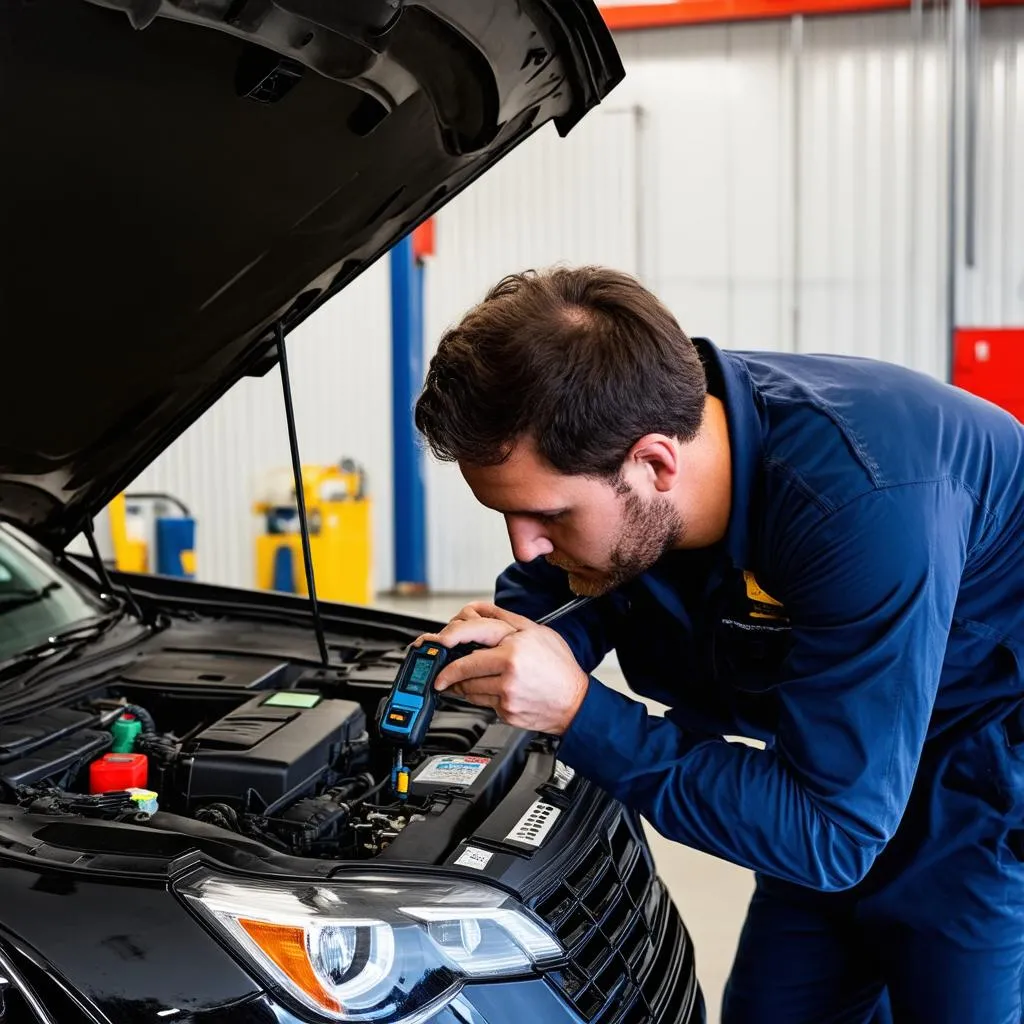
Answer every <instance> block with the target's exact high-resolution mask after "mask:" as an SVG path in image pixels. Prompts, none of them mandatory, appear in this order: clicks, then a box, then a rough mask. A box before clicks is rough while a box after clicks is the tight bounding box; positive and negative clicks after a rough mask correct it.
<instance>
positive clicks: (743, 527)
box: [693, 338, 764, 569]
mask: <svg viewBox="0 0 1024 1024" xmlns="http://www.w3.org/2000/svg"><path fill="white" fill-rule="evenodd" d="M693 343H694V345H695V346H696V348H697V352H698V353H699V355H700V357H701V360H702V361H703V363H704V368H705V372H706V373H707V375H708V384H709V388H710V390H711V391H712V393H714V394H715V395H716V397H718V398H720V399H721V401H722V403H723V404H724V406H725V417H726V423H727V425H728V428H729V448H730V451H731V458H732V501H731V505H730V510H729V525H728V527H727V529H726V534H725V541H724V548H725V552H726V554H727V555H728V556H729V557H730V558H731V559H732V562H733V564H734V565H735V566H736V567H737V568H741V569H743V568H749V562H750V555H751V543H750V539H751V528H752V522H751V519H752V506H753V499H754V488H755V485H756V482H757V477H758V474H759V472H760V466H761V459H762V453H763V450H764V428H763V426H762V423H761V417H760V414H759V412H758V404H757V399H756V397H755V391H754V383H753V381H752V380H751V378H750V374H749V372H748V371H747V368H746V366H745V365H744V364H743V362H742V361H741V360H739V359H734V358H732V357H731V356H730V355H729V354H728V353H726V352H723V351H722V350H721V349H719V348H718V347H717V346H716V345H715V344H714V343H713V342H711V341H709V340H708V339H707V338H694V339H693Z"/></svg>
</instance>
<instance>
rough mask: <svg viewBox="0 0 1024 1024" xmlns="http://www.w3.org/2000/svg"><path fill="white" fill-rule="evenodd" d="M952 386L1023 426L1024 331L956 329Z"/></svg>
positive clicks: (1018, 329) (980, 328) (1000, 328)
mask: <svg viewBox="0 0 1024 1024" xmlns="http://www.w3.org/2000/svg"><path fill="white" fill-rule="evenodd" d="M953 383H954V384H955V385H956V386H957V387H960V388H963V389H964V390H965V391H970V392H971V393H972V394H975V395H978V396H979V397H981V398H986V399H988V401H990V402H994V403H995V404H996V405H999V406H1002V407H1003V408H1004V409H1008V410H1009V411H1010V412H1012V413H1013V414H1014V416H1016V417H1017V419H1019V420H1020V421H1021V422H1024V328H1021V327H993V328H991V329H985V328H982V327H964V328H960V329H958V330H957V331H956V333H955V335H954V339H953Z"/></svg>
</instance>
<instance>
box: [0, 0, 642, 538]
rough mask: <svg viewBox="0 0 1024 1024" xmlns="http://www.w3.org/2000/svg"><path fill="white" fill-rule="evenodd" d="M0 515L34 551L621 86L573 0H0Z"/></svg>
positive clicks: (585, 2)
mask: <svg viewBox="0 0 1024 1024" xmlns="http://www.w3.org/2000/svg"><path fill="white" fill-rule="evenodd" d="M0 11H2V18H3V23H2V35H0V40H2V42H0V45H2V71H0V75H2V86H0V109H2V111H3V132H2V142H0V146H2V148H3V164H4V169H5V178H6V181H7V184H6V186H5V188H4V195H3V234H4V242H5V246H6V249H7V253H8V258H7V260H6V261H5V263H6V269H5V272H4V275H3V290H2V295H3V302H2V308H3V312H4V322H3V334H4V339H5V354H6V358H7V365H8V373H7V375H6V378H5V386H4V400H3V402H0V518H4V519H7V520H10V521H12V522H14V523H16V524H17V525H18V526H20V527H22V528H23V529H25V530H26V531H28V532H29V533H32V534H33V535H35V536H36V537H37V538H38V539H40V540H41V541H43V542H44V543H46V544H48V545H49V546H51V547H59V546H61V545H62V544H64V543H66V542H67V541H68V540H69V539H70V538H71V537H72V536H74V535H75V534H76V533H77V532H79V530H80V529H81V527H82V525H83V523H84V521H85V520H86V519H87V518H88V517H90V516H92V515H94V514H95V513H96V512H97V511H99V510H100V509H101V508H102V507H103V506H104V505H105V504H106V503H107V502H108V501H109V500H110V499H111V498H112V497H113V496H114V495H115V494H117V493H118V491H119V490H121V489H123V488H124V487H125V486H126V485H127V484H129V483H130V482H131V481H132V480H133V479H134V478H135V477H136V476H137V475H138V474H139V472H140V471H141V470H142V469H143V468H144V467H145V466H146V465H147V464H148V463H149V462H151V461H152V460H153V459H154V458H155V457H156V456H157V455H158V454H159V453H160V452H161V451H162V450H163V449H164V448H166V447H167V446H168V445H169V444H170V443H171V442H172V441H173V440H174V439H175V438H176V437H177V436H178V435H180V434H181V433H182V432H183V431H184V430H185V429H186V428H187V427H188V426H189V425H190V424H191V423H193V422H194V421H195V420H196V419H197V418H198V417H199V416H200V415H201V414H202V413H203V412H204V411H205V410H206V409H207V408H208V407H209V406H210V405H211V404H213V403H214V402H215V401H216V400H217V399H218V398H219V397H220V396H221V395H222V394H223V393H224V392H226V391H227V390H228V389H229V388H230V387H231V386H232V385H233V384H234V383H235V382H236V381H237V380H238V379H239V378H240V377H242V376H243V375H246V374H252V373H263V372H266V370H267V369H268V368H269V367H270V366H271V365H273V363H274V362H276V349H275V345H274V325H275V324H276V323H277V322H279V321H280V322H282V323H283V325H284V328H285V330H286V331H288V330H291V329H292V328H293V327H294V326H295V325H296V324H298V323H299V322H300V321H301V320H303V319H304V318H305V317H306V316H308V315H309V314H310V313H311V312H312V311H313V310H315V309H316V308H317V307H318V306H319V305H320V304H322V303H323V302H324V301H325V300H326V299H327V298H329V297H330V296H331V295H333V294H335V293H336V292H337V291H339V290H340V289H341V288H343V287H344V286H345V285H346V284H347V283H348V282H349V281H351V280H352V279H353V278H354V277H356V276H357V275H358V274H359V273H360V272H361V271H362V270H363V269H365V268H366V267H367V266H368V265H369V264H370V263H372V262H373V261H374V260H375V259H377V258H378V257H379V256H380V255H382V254H383V253H384V252H386V251H387V250H388V249H389V248H390V247H391V246H392V245H393V244H394V243H395V242H396V241H397V240H398V239H399V238H401V237H402V236H403V235H405V234H406V233H407V232H408V231H410V230H411V229H412V228H413V227H414V226H415V225H416V224H417V223H419V222H420V221H421V220H423V219H424V218H425V217H427V216H429V215H430V214H431V213H433V212H434V211H435V210H436V209H438V208H439V207H440V206H442V205H444V203H445V202H447V200H448V199H450V198H451V197H452V196H453V195H454V194H455V193H457V192H458V191H460V190H461V189H462V188H463V187H464V186H465V185H467V184H468V183H469V182H471V181H472V180H473V179H474V178H475V177H476V176H477V175H479V174H481V173H482V172H483V171H485V170H486V169H487V167H489V166H490V165H491V164H492V163H494V162H495V161H496V160H498V159H500V157H501V156H502V155H503V154H504V153H505V152H507V151H508V150H509V149H510V148H512V147H513V146H514V145H516V144H517V143H518V142H520V141H522V140H523V139H524V138H526V137H527V136H528V135H529V134H530V133H531V132H532V131H534V130H536V129H537V128H538V127H540V126H541V125H542V124H543V123H545V122H546V121H548V120H550V119H554V120H555V122H556V126H557V127H558V129H559V131H560V132H563V133H564V132H565V131H567V130H568V129H569V128H570V127H571V126H572V125H573V124H574V123H575V122H576V121H577V120H578V119H579V118H580V117H581V116H582V115H583V114H584V113H585V112H586V110H587V109H589V108H590V107H591V106H593V105H594V104H595V103H597V102H599V100H600V99H601V98H602V97H603V96H604V95H605V94H606V93H607V92H608V91H609V90H610V89H611V88H612V87H613V86H614V85H615V84H616V82H618V80H619V79H620V78H621V77H622V69H621V65H620V64H619V60H618V57H617V55H616V52H615V49H614V46H613V45H612V42H611V37H610V35H609V34H608V32H607V30H606V28H605V26H604V25H603V23H602V22H601V20H600V17H599V15H598V13H597V10H596V8H595V7H594V6H593V5H592V4H591V3H590V0H426V2H423V3H417V4H416V5H413V4H404V0H164V2H161V0H100V2H97V3H90V2H85V0H35V2H33V3H24V2H23V0H0Z"/></svg>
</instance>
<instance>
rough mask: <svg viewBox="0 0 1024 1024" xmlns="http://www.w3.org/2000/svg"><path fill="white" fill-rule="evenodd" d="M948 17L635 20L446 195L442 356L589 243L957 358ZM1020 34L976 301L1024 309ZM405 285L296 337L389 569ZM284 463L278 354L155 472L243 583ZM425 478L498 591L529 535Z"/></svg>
mask: <svg viewBox="0 0 1024 1024" xmlns="http://www.w3.org/2000/svg"><path fill="white" fill-rule="evenodd" d="M946 19H947V15H946V13H945V12H943V11H941V10H931V9H930V10H928V11H925V12H924V13H923V14H922V13H918V14H917V15H914V14H912V13H910V12H907V13H890V14H874V15H865V16H857V17H842V18H832V19H811V20H804V21H795V22H790V21H786V22H764V23H756V24H753V23H752V24H734V25H722V26H703V27H693V28H678V29H671V30H662V31H652V32H639V33H628V34H621V35H620V36H619V37H618V45H619V48H620V51H621V53H622V56H623V60H624V63H625V64H626V68H627V78H626V80H625V81H624V82H623V83H622V85H620V86H619V87H618V88H617V89H616V90H615V92H614V93H613V94H612V95H611V97H609V99H608V101H607V102H606V104H605V105H604V107H603V108H600V109H599V110H597V111H595V112H594V113H593V114H591V115H590V116H589V117H587V118H585V119H584V121H583V122H582V123H581V124H580V125H579V126H578V127H577V129H576V130H575V131H574V132H573V133H572V134H571V135H570V136H569V138H568V139H566V140H559V139H557V138H556V137H555V135H554V132H553V130H551V129H550V128H546V129H543V130H542V131H541V132H540V133H539V134H538V135H537V136H536V137H534V138H533V139H532V140H530V141H529V142H527V143H526V145H525V146H523V147H522V148H520V150H518V151H517V152H515V153H513V154H512V155H511V156H510V157H509V158H508V159H507V160H506V161H505V162H504V163H503V164H502V165H499V166H498V167H497V168H496V169H495V170H494V171H493V172H492V173H491V174H489V175H488V176H487V177H485V178H484V179H482V180H481V181H479V182H478V183H476V184H475V185H474V186H473V187H472V188H470V189H469V190H468V191H467V192H465V193H464V194H463V195H461V196H459V197H457V199H456V200H455V201H454V202H453V203H452V204H451V205H450V206H449V207H447V208H446V209H445V210H443V211H442V212H441V214H440V215H439V216H438V219H437V232H438V236H437V242H438V249H437V255H436V257H435V258H434V259H433V260H432V261H431V263H430V265H429V269H428V275H429V276H428V283H427V290H426V330H427V351H428V355H429V353H430V352H432V351H433V347H434V344H435V343H436V339H437V337H438V335H439V334H440V332H441V331H442V330H443V328H444V327H445V326H446V325H447V324H449V323H451V322H453V321H454V320H456V319H457V318H458V316H459V315H460V313H461V312H462V311H464V310H465V309H466V308H467V307H468V306H470V305H472V304H473V303H474V302H476V301H478V300H479V299H480V298H481V297H482V294H483V292H484V291H485V290H486V288H487V287H488V286H489V285H490V284H492V283H493V282H494V281H495V280H497V278H498V277H500V276H501V275H502V274H504V273H506V272H508V271H511V270H516V269H522V268H523V267H525V266H540V265H545V264H548V263H551V262H554V261H557V260H562V261H566V262H584V261H589V262H607V263H612V264H615V265H617V266H619V267H621V268H623V269H626V270H632V271H635V272H636V273H638V274H639V275H640V276H641V277H642V278H643V279H644V281H645V282H646V283H647V284H648V285H649V286H651V287H652V288H654V289H655V290H656V291H657V292H658V293H659V294H660V295H661V296H662V297H663V298H664V299H665V301H666V302H667V303H668V304H669V305H670V306H671V308H672V309H673V311H674V312H675V314H676V315H677V317H678V318H679V320H680V322H681V323H682V325H683V326H684V328H685V329H686V330H688V331H689V332H690V333H692V334H706V335H709V336H711V337H712V338H714V339H716V340H717V341H718V342H719V343H721V344H722V345H725V346H727V347H734V348H765V349H773V348H775V349H788V350H797V351H805V352H813V351H838V352H848V353H855V354H861V355H869V356H878V357H881V358H885V359H891V360H894V361H897V362H902V363H906V364H908V365H911V366H915V367H918V368H920V369H922V370H925V371H927V372H931V373H933V374H936V375H938V376H944V375H945V373H946V366H947V351H948V317H947V308H946V307H947V300H946V296H947V287H946V282H947V219H946V211H947V179H946V167H947V160H948V156H947V139H948V122H949V117H948V95H949V84H950V83H949V72H948V51H947V20H946ZM1022 51H1024V11H1021V10H1019V9H1012V8H1007V9H1001V10H987V11H985V12H984V13H983V15H982V29H981V45H980V47H979V60H978V82H979V92H978V106H977V109H978V114H979V116H978V121H977V154H978V162H977V176H976V190H975V197H976V200H977V202H976V206H975V209H976V222H975V230H976V236H975V237H976V260H975V266H974V267H973V268H970V267H968V266H967V265H966V260H965V249H964V243H965V237H966V235H965V231H964V228H965V226H966V225H965V223H964V220H963V218H964V214H965V210H966V209H967V204H966V202H965V200H966V196H965V195H964V194H963V188H961V196H960V204H959V205H960V217H959V219H958V263H957V272H958V281H959V285H958V306H957V319H958V321H959V322H960V323H961V324H966V323H975V324H983V325H986V326H997V325H1001V324H1013V323H1016V324H1021V323H1024V71H1022V70H1021V67H1022V65H1024V53H1022ZM962 135H963V130H961V136H962ZM960 141H961V142H962V138H961V140H960ZM961 161H963V156H962V155H961ZM963 170H964V167H963V165H962V166H961V176H963V173H962V172H963ZM387 287H388V276H387V266H386V261H382V262H381V263H380V264H379V265H378V266H377V267H374V268H372V269H371V270H370V271H369V272H368V273H367V274H365V275H364V276H363V278H361V279H360V280H359V281H358V282H356V283H355V285H353V286H352V287H351V288H350V289H349V290H348V291H347V292H346V293H344V294H343V295H341V296H339V297H338V298H336V299H335V300H333V301H332V302H331V303H329V304H328V305H327V306H326V307H325V308H324V309H323V310H321V311H320V312H319V313H318V314H317V315H316V316H315V317H314V318H313V319H312V320H311V321H310V322H309V323H308V324H307V325H305V326H304V327H303V328H301V329H300V330H299V331H297V332H296V334H295V335H294V336H293V337H294V341H293V344H292V346H291V348H290V351H291V353H292V360H293V363H294V368H293V377H294V378H295V388H296V400H297V406H298V421H299V432H300V439H301V441H302V447H303V456H304V458H305V460H306V461H310V462H312V461H320V460H327V459H334V458H337V457H338V456H340V455H342V454H349V455H352V456H354V457H356V458H358V459H360V460H362V461H364V462H365V463H366V465H367V466H368V467H369V469H370V472H371V485H372V488H373V494H374V498H375V500H376V517H375V530H376V537H375V549H376V552H377V562H376V579H377V583H378V585H379V586H380V587H381V588H386V587H388V586H390V584H391V582H392V573H391V531H392V517H391V508H390V475H391V458H390V429H389V419H388V408H389V402H390V356H389V352H390V350H389V329H390V323H389V311H388V298H387ZM278 465H287V445H286V440H285V432H284V420H283V414H282V411H281V403H280V385H279V382H278V378H277V375H276V373H274V374H271V376H270V377H269V378H268V379H267V380H263V381H245V382H243V383H242V384H240V385H239V387H238V388H236V389H235V391H234V392H233V393H232V394H231V395H229V396H227V398H226V399H225V400H224V402H222V403H221V405H220V406H219V407H217V408H216V409H215V410H214V411H213V412H211V414H210V415H209V416H208V417H207V421H204V422H203V423H201V424H199V425H197V426H196V427H194V428H193V429H192V431H190V432H189V434H188V435H186V437H184V438H183V439H182V440H181V441H180V442H178V444H176V445H175V446H174V447H173V448H172V449H171V450H170V451H169V452H168V453H167V454H165V455H164V456H163V457H162V458H161V459H160V460H158V462H157V463H156V464H155V465H154V466H153V467H152V468H151V469H150V470H149V471H148V472H147V473H146V474H145V476H144V478H143V479H142V480H141V481H140V482H139V486H140V487H141V486H145V487H147V488H151V487H153V488H155V487H159V488H160V489H167V490H172V491H174V492H176V493H178V494H179V495H180V496H181V497H182V498H184V499H185V500H186V501H188V502H190V503H191V504H192V505H193V506H194V507H195V510H196V512H197V514H198V516H199V519H200V541H199V549H200V550H199V558H200V566H201V573H202V575H203V576H204V577H205V578H208V579H213V580H218V581H222V582H227V583H235V584H241V585H245V584H248V583H250V582H251V580H252V554H251V548H252V536H253V532H254V530H255V529H256V522H255V520H254V519H253V517H252V516H251V514H250V506H251V502H252V498H253V490H252V489H253V485H254V479H255V478H256V476H257V475H258V474H259V472H260V471H261V470H263V469H265V468H267V467H271V466H278ZM427 484H428V488H429V496H428V514H429V522H428V535H429V550H428V555H429V572H430V581H431V584H432V586H433V588H434V589H436V590H439V591H479V590H485V589H487V588H488V587H489V586H490V585H491V583H492V581H493V578H494V574H495V572H496V571H498V570H499V569H500V568H501V567H502V565H503V563H504V561H505V560H506V559H507V557H508V556H507V542H506V541H505V539H504V535H503V528H502V524H501V521H500V520H499V519H498V517H496V516H493V515H491V514H488V513H486V512H484V511H483V510H481V509H478V508H476V507H475V506H474V505H473V504H472V501H471V498H470V497H469V495H468V493H467V491H466V489H465V487H464V485H463V484H462V482H461V479H460V478H459V477H458V474H457V471H455V470H454V469H453V468H452V467H450V466H437V465H434V464H431V465H430V466H429V467H428V472H427Z"/></svg>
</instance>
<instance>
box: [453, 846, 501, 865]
mask: <svg viewBox="0 0 1024 1024" xmlns="http://www.w3.org/2000/svg"><path fill="white" fill-rule="evenodd" d="M493 856H494V854H493V853H489V852H488V851H487V850H481V849H479V848H478V847H476V846H467V847H466V848H465V850H463V851H462V853H460V854H459V856H458V857H456V858H455V863H456V864H458V865H459V866H460V867H464V868H476V869H477V871H483V869H484V868H485V867H487V865H488V863H490V860H491V858H492V857H493Z"/></svg>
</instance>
